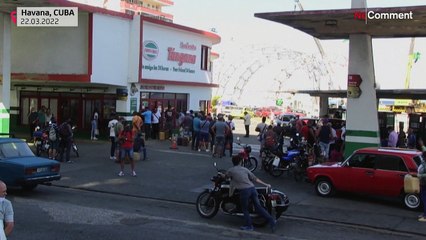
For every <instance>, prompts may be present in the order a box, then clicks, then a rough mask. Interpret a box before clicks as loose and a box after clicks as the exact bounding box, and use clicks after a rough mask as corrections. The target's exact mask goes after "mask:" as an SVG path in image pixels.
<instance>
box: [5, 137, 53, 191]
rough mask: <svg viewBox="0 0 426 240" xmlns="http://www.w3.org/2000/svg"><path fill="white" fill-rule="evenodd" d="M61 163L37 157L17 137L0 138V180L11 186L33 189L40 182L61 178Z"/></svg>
mask: <svg viewBox="0 0 426 240" xmlns="http://www.w3.org/2000/svg"><path fill="white" fill-rule="evenodd" d="M60 167H61V165H60V163H59V162H58V161H55V160H50V159H47V158H40V157H36V156H35V155H34V153H33V152H32V151H31V149H30V148H29V146H28V144H27V143H26V142H24V141H22V140H20V139H16V138H0V180H2V181H3V182H5V183H6V184H7V186H8V187H9V186H10V187H22V188H23V189H25V190H32V189H34V188H35V187H37V185H38V184H45V183H49V182H51V181H54V180H59V179H61V175H60V174H59V170H60Z"/></svg>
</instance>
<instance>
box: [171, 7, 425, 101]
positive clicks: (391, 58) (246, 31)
mask: <svg viewBox="0 0 426 240" xmlns="http://www.w3.org/2000/svg"><path fill="white" fill-rule="evenodd" d="M300 2H301V4H302V5H303V8H304V9H305V10H318V9H341V8H350V6H351V1H350V0H327V1H319V0H300ZM415 5H426V0H409V1H408V0H369V1H367V6H368V7H392V6H415ZM294 9H295V1H294V0H267V1H262V0H214V1H212V0H174V6H171V7H169V8H165V9H164V11H166V12H170V13H172V14H173V15H174V22H175V23H176V24H181V25H185V26H190V27H193V28H197V29H203V30H210V29H212V28H214V29H215V30H216V32H217V34H219V35H220V36H221V38H222V42H221V43H220V44H219V45H217V46H215V47H214V48H213V51H215V52H217V53H219V54H220V59H218V60H215V62H214V73H215V79H214V80H215V81H216V82H220V83H221V85H222V88H223V83H224V82H229V83H228V85H226V88H225V90H223V89H222V88H221V89H218V91H217V93H216V94H217V95H223V96H224V97H227V98H235V96H236V93H237V92H239V91H240V89H239V88H240V86H242V85H243V84H242V83H243V82H244V81H243V80H244V79H249V80H248V82H247V84H246V85H245V87H244V89H243V90H242V92H243V94H242V95H241V97H240V98H239V99H238V100H239V101H240V102H241V103H240V104H250V105H260V104H263V103H260V99H259V98H253V97H250V96H253V95H252V94H257V96H259V92H262V93H263V94H264V95H265V96H268V95H269V97H262V98H261V99H266V98H269V101H270V100H273V98H274V97H271V96H270V95H273V93H272V91H274V90H276V89H277V88H278V84H279V83H278V82H279V81H278V80H276V79H283V78H285V77H283V76H284V75H283V74H284V72H289V73H291V77H289V75H288V76H287V79H288V81H285V83H284V86H285V87H282V89H283V90H286V89H306V86H308V89H312V86H313V85H315V84H314V83H313V82H312V80H305V81H306V82H304V84H300V81H299V80H300V79H309V76H308V75H309V70H307V69H298V64H297V62H298V61H299V62H300V61H302V60H301V59H310V58H312V56H317V57H318V54H319V52H318V49H317V47H316V45H315V42H314V40H313V39H312V37H310V36H309V35H307V34H305V33H303V32H300V31H298V30H295V29H293V28H290V27H287V26H285V25H282V24H278V23H274V22H271V21H267V20H263V19H259V18H255V17H254V14H255V13H261V12H280V11H293V10H294ZM298 9H299V8H296V10H298ZM321 44H322V45H323V48H324V50H325V53H326V55H327V57H328V58H329V59H331V60H330V68H331V69H332V70H331V71H332V72H333V73H332V75H331V78H332V79H333V88H334V89H337V88H346V78H347V77H346V76H347V57H348V41H344V40H328V41H321ZM409 46H410V39H409V38H405V39H387V40H383V39H381V40H374V41H373V51H374V57H375V71H376V81H377V82H378V84H379V85H380V87H381V88H382V89H400V88H403V87H404V80H405V75H406V69H407V61H408V51H409ZM262 48H263V49H268V50H267V52H268V53H265V51H261V49H262ZM286 50H288V51H290V52H293V53H297V54H299V53H301V55H300V54H299V55H298V56H293V57H291V56H287V57H282V58H280V59H279V60H277V59H274V57H271V56H273V52H274V51H275V52H283V51H286ZM414 51H415V52H420V53H421V54H422V56H421V58H420V60H419V61H418V62H417V63H416V64H415V65H414V67H413V70H412V80H411V88H426V84H425V81H424V80H423V77H424V76H425V75H426V72H425V71H426V39H425V38H416V44H415V48H414ZM271 52H272V53H271ZM286 55H287V53H286ZM289 55H291V54H289ZM268 56H269V58H268ZM275 58H276V57H275ZM265 59H266V60H265ZM271 59H272V60H271ZM256 60H257V61H258V62H259V64H258V65H259V67H257V66H255V65H256ZM302 62H303V61H302ZM284 65H285V67H283V66H284ZM305 65H306V64H305ZM254 69H257V70H256V71H255V73H248V72H250V71H251V72H253V70H254ZM247 70H249V71H247ZM296 76H297V79H296ZM329 78H330V77H329ZM291 80H293V81H291ZM295 82H296V83H297V84H295ZM327 82H328V81H327V80H326V77H325V78H324V79H323V80H322V81H320V83H319V86H320V88H321V89H327V88H328V85H327ZM271 88H272V89H271ZM237 95H238V94H237ZM234 100H237V99H234ZM238 100H237V102H238ZM253 101H255V102H256V103H259V104H256V103H253Z"/></svg>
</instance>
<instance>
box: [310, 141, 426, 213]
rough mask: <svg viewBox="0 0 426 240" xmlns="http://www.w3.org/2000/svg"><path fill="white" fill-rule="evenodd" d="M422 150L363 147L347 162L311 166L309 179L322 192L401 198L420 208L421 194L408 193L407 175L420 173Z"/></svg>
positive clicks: (405, 203) (330, 194) (325, 193)
mask: <svg viewBox="0 0 426 240" xmlns="http://www.w3.org/2000/svg"><path fill="white" fill-rule="evenodd" d="M421 159H422V153H421V152H419V151H417V150H411V149H400V148H363V149H359V150H356V151H355V152H354V153H353V154H352V155H351V156H350V157H349V158H347V159H346V160H345V161H344V162H342V163H340V162H328V163H324V164H318V165H315V166H311V167H309V168H308V170H307V173H308V178H309V180H310V181H311V182H312V183H313V184H314V185H315V190H316V192H317V194H318V195H320V196H323V197H329V196H332V195H333V194H334V193H335V192H336V191H344V192H353V193H361V194H367V195H377V196H387V197H401V199H402V202H403V203H404V205H405V206H406V207H407V208H410V209H416V208H418V207H419V206H420V203H421V200H420V196H419V194H417V193H405V191H404V177H405V175H406V174H411V175H416V174H417V168H418V166H419V165H420V162H421Z"/></svg>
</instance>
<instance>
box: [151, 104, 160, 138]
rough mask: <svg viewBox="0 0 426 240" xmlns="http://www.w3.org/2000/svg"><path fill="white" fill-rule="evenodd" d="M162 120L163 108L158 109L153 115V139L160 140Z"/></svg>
mask: <svg viewBox="0 0 426 240" xmlns="http://www.w3.org/2000/svg"><path fill="white" fill-rule="evenodd" d="M160 118H161V107H157V111H155V113H153V114H152V134H151V135H152V136H151V137H152V139H159V138H160Z"/></svg>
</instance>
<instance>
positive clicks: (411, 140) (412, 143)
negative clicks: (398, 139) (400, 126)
mask: <svg viewBox="0 0 426 240" xmlns="http://www.w3.org/2000/svg"><path fill="white" fill-rule="evenodd" d="M416 145H417V141H416V134H415V133H414V131H413V129H412V128H409V129H408V136H407V147H408V148H410V149H414V148H416Z"/></svg>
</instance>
